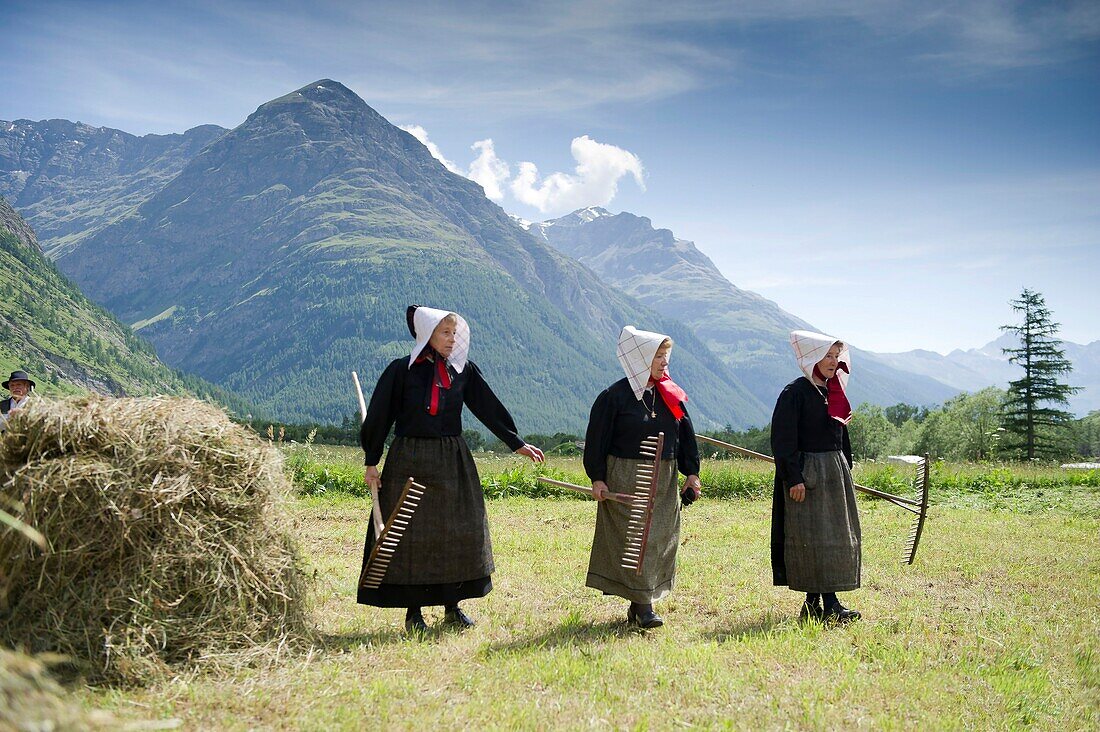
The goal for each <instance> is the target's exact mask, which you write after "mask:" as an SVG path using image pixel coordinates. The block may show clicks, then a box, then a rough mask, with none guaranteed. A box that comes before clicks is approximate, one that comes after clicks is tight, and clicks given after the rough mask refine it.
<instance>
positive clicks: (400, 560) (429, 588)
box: [357, 436, 494, 607]
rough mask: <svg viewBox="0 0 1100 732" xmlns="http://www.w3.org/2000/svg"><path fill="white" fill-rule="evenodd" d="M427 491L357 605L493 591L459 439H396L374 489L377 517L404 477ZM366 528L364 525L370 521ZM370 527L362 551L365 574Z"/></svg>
mask: <svg viewBox="0 0 1100 732" xmlns="http://www.w3.org/2000/svg"><path fill="white" fill-rule="evenodd" d="M410 476H411V477H412V478H415V479H416V482H417V483H420V484H422V485H424V486H427V491H425V494H424V497H423V498H422V499H421V500H420V505H419V506H418V507H417V509H416V512H415V513H414V514H413V517H412V519H411V520H410V521H409V526H408V528H407V529H406V530H405V533H404V536H403V537H402V538H401V543H400V544H399V545H398V547H397V551H396V552H395V553H394V556H393V559H392V560H391V561H390V564H389V567H387V569H386V577H385V581H384V582H383V583H382V584H380V585H379V586H378V587H377V588H375V589H369V588H367V587H364V586H363V573H360V578H359V591H358V598H357V599H358V601H359V602H360V603H362V604H364V605H374V606H376V607H423V606H428V605H452V604H455V603H457V602H459V601H460V600H465V599H467V598H471V597H484V596H486V595H488V594H489V592H490V591H491V590H492V589H493V583H492V580H491V579H490V575H492V573H493V569H494V567H493V547H492V544H491V543H490V541H489V523H488V521H487V519H486V516H485V497H484V495H483V494H482V492H481V481H480V480H479V479H478V475H477V467H476V466H475V465H474V459H473V456H471V455H470V450H469V448H467V447H466V441H465V440H463V439H462V437H458V436H456V437H398V438H395V439H394V441H393V444H392V445H391V446H390V449H389V453H388V454H387V456H386V463H385V466H384V468H383V470H382V486H381V489H380V490H379V501H378V503H379V506H380V507H381V509H382V518H383V520H385V519H388V518H389V515H390V512H391V511H393V509H394V506H395V505H396V504H397V500H398V498H399V497H400V495H401V490H402V489H403V488H404V486H405V481H406V480H407V479H408V478H409V477H410ZM368 523H369V522H368ZM373 546H374V526H373V525H371V526H369V527H368V529H367V538H366V542H365V544H364V547H363V568H364V570H365V569H366V564H367V560H368V559H369V558H370V551H371V548H372V547H373Z"/></svg>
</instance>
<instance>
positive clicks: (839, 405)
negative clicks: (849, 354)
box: [814, 361, 852, 424]
mask: <svg viewBox="0 0 1100 732" xmlns="http://www.w3.org/2000/svg"><path fill="white" fill-rule="evenodd" d="M836 367H837V370H838V371H839V370H841V369H843V370H844V373H846V374H847V373H851V372H850V371H848V364H846V363H844V362H843V361H841V362H840V363H838V364H837V366H836ZM814 376H816V377H817V378H819V379H821V380H822V381H824V382H825V388H826V390H827V392H826V394H825V401H826V403H827V404H828V405H829V416H830V417H832V418H833V419H835V420H836V421H837V422H840V423H841V424H848V422H849V421H850V420H851V419H852V405H851V404H850V403H849V402H848V397H847V396H846V395H845V394H844V387H843V386H841V385H840V379H838V378H836V377H835V376H834V377H833V378H831V379H826V378H825V375H824V374H822V373H821V371H820V370H819V369H818V368H817V365H816V364H815V365H814Z"/></svg>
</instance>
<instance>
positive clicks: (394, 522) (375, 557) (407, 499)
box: [359, 478, 427, 590]
mask: <svg viewBox="0 0 1100 732" xmlns="http://www.w3.org/2000/svg"><path fill="white" fill-rule="evenodd" d="M425 490H427V488H425V487H424V486H422V485H420V484H419V483H417V482H416V481H415V480H413V479H412V478H409V479H408V480H406V481H405V487H404V488H403V489H402V490H401V497H400V498H398V499H397V505H396V506H394V508H393V512H392V513H390V518H389V520H388V521H386V523H385V525H384V526H383V527H382V531H381V532H379V534H378V538H377V540H375V542H374V548H373V549H371V551H370V558H369V559H368V560H367V564H366V566H364V567H363V575H362V577H360V579H359V584H360V585H362V586H363V587H367V588H369V589H372V590H373V589H375V588H376V587H378V585H380V584H382V579H383V578H384V577H385V576H386V569H387V568H388V567H389V566H390V560H391V559H393V555H394V552H396V551H397V545H398V544H400V543H401V537H402V536H404V535H405V529H407V528H408V527H409V521H411V520H412V517H413V514H414V513H416V507H417V506H419V505H420V499H421V497H422V496H423V495H424V491H425Z"/></svg>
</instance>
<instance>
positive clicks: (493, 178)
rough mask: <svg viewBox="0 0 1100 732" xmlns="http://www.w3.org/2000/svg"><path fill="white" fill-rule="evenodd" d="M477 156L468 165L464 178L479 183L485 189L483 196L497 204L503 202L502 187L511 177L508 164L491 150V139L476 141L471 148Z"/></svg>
mask: <svg viewBox="0 0 1100 732" xmlns="http://www.w3.org/2000/svg"><path fill="white" fill-rule="evenodd" d="M470 149H471V150H475V151H477V153H478V155H477V158H476V159H475V160H474V162H472V163H470V170H469V172H468V173H467V175H466V177H467V178H469V179H470V180H472V181H474V182H476V183H480V184H481V187H482V188H484V189H485V195H486V196H487V197H488V198H489V199H490V200H492V201H496V202H497V203H499V202H501V201H503V200H504V190H503V188H502V186H503V185H504V184H505V183H507V182H508V179H509V178H510V177H511V176H512V170H511V168H510V167H509V165H508V163H506V162H504V161H503V160H501V159H500V158H498V157H497V153H496V150H495V149H494V148H493V141H492V139H486V140H478V141H477V142H475V143H474V144H473V145H472V146H471V147H470Z"/></svg>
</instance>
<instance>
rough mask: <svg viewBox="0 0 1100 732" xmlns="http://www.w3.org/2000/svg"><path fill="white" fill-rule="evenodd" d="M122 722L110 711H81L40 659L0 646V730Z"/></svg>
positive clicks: (72, 730)
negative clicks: (51, 676) (66, 696)
mask: <svg viewBox="0 0 1100 732" xmlns="http://www.w3.org/2000/svg"><path fill="white" fill-rule="evenodd" d="M123 726H127V725H123V724H122V723H120V722H119V720H117V719H115V718H114V717H113V716H111V715H110V714H107V713H105V712H96V711H84V710H83V709H81V708H80V705H79V704H76V703H73V702H70V701H68V700H67V699H66V698H65V691H64V689H62V688H61V687H60V686H59V685H58V684H57V682H56V681H54V680H53V679H52V678H50V675H49V673H48V672H47V671H46V667H45V664H43V663H42V662H41V661H40V660H39V659H36V658H31V657H30V656H26V655H23V654H22V653H15V652H13V651H6V650H4V649H0V731H2V732H7V730H13V731H14V730H18V731H19V732H32V730H33V731H34V732H38V731H39V730H56V731H57V732H77V731H78V730H80V731H83V730H107V729H119V728H120V727H123Z"/></svg>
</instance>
